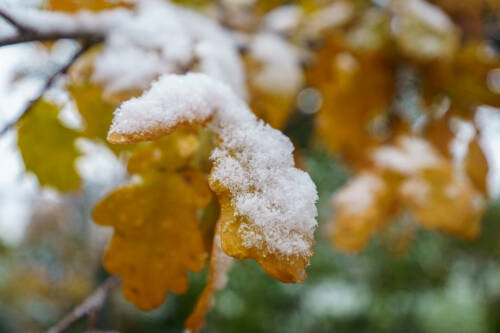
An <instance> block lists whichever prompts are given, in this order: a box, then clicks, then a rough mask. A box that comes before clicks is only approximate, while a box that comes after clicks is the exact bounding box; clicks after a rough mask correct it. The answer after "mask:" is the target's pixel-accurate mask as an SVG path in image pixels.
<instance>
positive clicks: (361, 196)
mask: <svg viewBox="0 0 500 333" xmlns="http://www.w3.org/2000/svg"><path fill="white" fill-rule="evenodd" d="M385 186H386V185H385V183H384V181H383V180H382V179H380V177H378V176H376V175H373V174H369V173H363V174H361V175H359V176H358V177H356V178H354V179H353V180H351V181H350V182H349V183H348V184H347V185H346V186H344V187H343V188H342V189H341V190H340V191H339V192H337V193H336V194H335V195H334V196H333V202H334V205H335V206H336V207H342V208H343V209H345V210H346V213H348V214H351V215H356V214H358V213H360V212H364V211H366V210H367V209H369V207H370V206H372V205H374V203H375V202H374V201H375V194H376V193H377V192H380V191H381V190H383V189H384V188H385Z"/></svg>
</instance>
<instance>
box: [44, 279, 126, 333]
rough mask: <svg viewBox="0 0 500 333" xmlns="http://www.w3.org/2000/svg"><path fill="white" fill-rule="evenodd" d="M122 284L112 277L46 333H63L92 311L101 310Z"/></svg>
mask: <svg viewBox="0 0 500 333" xmlns="http://www.w3.org/2000/svg"><path fill="white" fill-rule="evenodd" d="M119 284H120V279H119V277H117V276H111V277H109V278H108V279H107V280H106V281H104V283H103V284H101V286H100V287H99V288H97V289H96V290H95V291H94V292H93V293H92V294H91V295H90V296H89V297H87V298H86V299H85V300H84V301H83V302H82V303H81V304H80V305H78V306H77V307H76V308H74V309H73V311H71V312H70V313H69V314H68V315H66V317H64V318H63V319H62V320H61V321H60V322H58V323H57V324H56V325H55V326H53V327H51V328H50V329H49V330H48V331H47V332H46V333H61V332H64V331H65V330H66V329H68V328H69V327H70V326H71V325H73V324H74V323H75V322H76V321H78V320H79V319H81V318H83V317H84V316H86V315H88V314H89V313H90V312H92V311H98V310H100V309H101V308H102V307H103V305H104V302H105V301H106V299H107V298H108V295H109V294H110V293H111V291H113V290H114V289H115V288H116V287H118V285H119Z"/></svg>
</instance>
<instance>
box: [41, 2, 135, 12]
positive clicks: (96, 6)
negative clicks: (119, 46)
mask: <svg viewBox="0 0 500 333" xmlns="http://www.w3.org/2000/svg"><path fill="white" fill-rule="evenodd" d="M130 5H131V2H130V1H110V0H48V3H47V9H49V10H54V11H63V12H76V11H79V10H82V9H86V10H91V11H95V12H97V11H100V10H104V9H110V8H114V7H119V6H130Z"/></svg>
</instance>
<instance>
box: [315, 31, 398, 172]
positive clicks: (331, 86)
mask: <svg viewBox="0 0 500 333" xmlns="http://www.w3.org/2000/svg"><path fill="white" fill-rule="evenodd" d="M326 43H327V44H326V46H325V47H324V48H323V49H322V50H321V51H320V52H319V54H318V58H317V62H316V65H315V66H314V67H313V68H312V69H311V70H310V72H309V81H310V83H311V85H313V86H314V87H316V88H318V89H319V90H320V92H321V94H322V95H323V106H322V108H321V109H320V111H319V113H318V115H317V117H316V119H315V120H316V127H317V131H318V133H319V136H320V137H321V138H322V139H323V141H324V142H325V143H326V144H327V146H328V147H329V148H330V149H331V150H332V151H333V152H334V153H336V154H339V155H341V156H342V157H344V158H345V159H346V160H347V161H348V162H349V163H351V164H353V165H354V166H356V167H364V166H366V164H367V160H368V156H367V154H366V153H367V152H368V151H369V150H370V149H371V148H372V147H374V146H375V145H376V144H378V143H379V142H380V141H381V138H380V136H379V135H378V134H377V133H376V131H372V130H371V125H372V124H374V121H375V119H376V118H377V116H380V115H384V114H386V113H387V112H388V110H389V106H390V103H391V99H392V96H393V92H394V86H393V85H394V76H393V71H392V69H391V64H390V63H389V62H388V59H385V58H384V57H383V56H379V55H377V54H372V53H359V54H358V53H352V52H349V50H348V49H347V48H346V44H345V41H344V40H343V39H342V38H341V37H339V36H332V37H331V38H330V39H328V40H327V42H326ZM360 94H361V95H360Z"/></svg>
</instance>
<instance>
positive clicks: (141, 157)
mask: <svg viewBox="0 0 500 333" xmlns="http://www.w3.org/2000/svg"><path fill="white" fill-rule="evenodd" d="M197 135H198V131H197V130H196V129H191V128H182V129H179V130H178V131H175V132H174V133H172V134H170V135H167V136H166V137H164V138H161V139H160V140H157V141H155V142H151V143H148V144H146V145H143V146H139V147H137V148H136V149H135V150H134V152H133V154H132V156H130V159H129V161H128V166H127V169H128V171H129V172H130V173H132V174H133V173H142V172H148V171H150V170H156V171H176V170H178V169H181V168H183V167H185V166H186V165H187V164H188V162H189V160H190V159H191V158H192V157H193V154H194V153H195V152H196V151H197V150H198V148H199V146H200V142H199V140H198V136H197Z"/></svg>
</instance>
